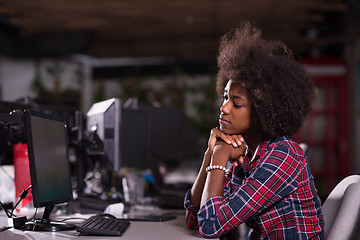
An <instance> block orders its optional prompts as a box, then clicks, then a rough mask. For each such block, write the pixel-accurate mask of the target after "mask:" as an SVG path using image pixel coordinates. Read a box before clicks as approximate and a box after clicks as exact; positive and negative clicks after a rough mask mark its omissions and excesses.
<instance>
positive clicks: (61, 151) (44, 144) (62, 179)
mask: <svg viewBox="0 0 360 240" xmlns="http://www.w3.org/2000/svg"><path fill="white" fill-rule="evenodd" d="M25 127H26V130H27V141H28V153H29V165H30V175H31V183H32V194H33V200H34V206H35V207H43V206H47V205H52V204H56V203H62V202H66V201H68V200H71V199H72V190H71V175H70V167H69V161H68V152H67V148H68V145H67V131H66V125H65V123H64V121H63V120H61V119H59V118H55V117H54V116H49V115H44V114H40V113H36V112H33V111H29V110H27V111H25Z"/></svg>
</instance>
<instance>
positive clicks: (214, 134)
mask: <svg viewBox="0 0 360 240" xmlns="http://www.w3.org/2000/svg"><path fill="white" fill-rule="evenodd" d="M246 149H247V146H246V143H245V140H244V138H243V136H242V135H241V134H235V135H229V134H226V133H224V132H222V131H221V130H220V129H219V128H218V127H216V128H213V129H212V130H211V133H210V138H209V141H208V149H207V153H208V154H210V155H211V156H212V161H214V159H213V158H214V156H222V157H221V159H216V160H215V161H216V162H217V163H219V164H222V165H225V166H226V164H227V161H229V162H230V163H232V164H233V165H234V166H235V167H237V166H238V165H239V164H241V163H243V162H244V156H245V154H246ZM219 161H221V162H219Z"/></svg>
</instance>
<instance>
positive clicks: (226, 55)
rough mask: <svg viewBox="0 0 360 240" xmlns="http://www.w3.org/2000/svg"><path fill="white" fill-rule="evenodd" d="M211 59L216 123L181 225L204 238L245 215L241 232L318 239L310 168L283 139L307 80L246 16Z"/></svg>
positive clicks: (301, 107)
mask: <svg viewBox="0 0 360 240" xmlns="http://www.w3.org/2000/svg"><path fill="white" fill-rule="evenodd" d="M218 66H219V72H218V80H217V92H218V94H219V95H221V96H222V97H223V103H222V106H221V107H220V118H219V125H220V126H219V127H217V128H214V129H212V130H211V134H210V138H209V141H208V148H207V150H206V152H205V154H204V158H203V162H202V165H201V168H200V171H199V173H198V176H197V178H196V180H195V182H194V184H193V187H192V188H191V189H190V190H189V191H188V192H187V194H186V196H185V203H184V205H185V208H186V219H187V224H188V227H189V228H197V227H199V232H200V234H201V235H202V236H204V237H209V238H210V237H221V236H224V234H226V233H228V232H230V231H232V230H234V229H235V228H236V227H238V226H239V225H240V224H242V223H244V222H245V223H246V224H247V225H248V226H249V228H250V231H249V235H248V238H249V239H325V235H324V221H323V216H322V211H321V202H320V199H319V197H318V196H317V190H316V188H315V185H314V180H313V176H312V175H311V172H310V168H309V165H308V162H307V159H306V157H305V156H304V153H303V151H302V149H301V148H300V146H299V145H298V144H297V143H296V142H294V141H293V140H292V139H291V137H292V136H293V135H294V134H295V133H296V132H297V130H298V129H299V127H300V126H301V124H302V122H303V121H304V119H305V117H306V115H307V114H308V113H309V111H310V110H311V104H312V102H313V99H314V95H315V93H314V85H313V83H312V81H311V80H310V78H309V77H308V75H307V74H306V73H305V71H304V69H303V68H302V67H301V65H300V64H298V63H297V62H296V61H295V60H294V59H293V57H292V56H291V53H290V51H289V50H288V49H287V48H286V47H285V46H284V45H283V44H282V43H281V42H275V41H265V40H264V39H263V38H262V37H261V32H260V30H258V29H256V28H254V27H252V26H251V25H250V24H246V25H245V26H243V27H242V28H238V29H236V30H235V31H233V32H231V33H229V34H227V35H225V36H224V37H223V38H222V41H221V44H220V50H219V56H218ZM228 164H231V166H230V168H229V169H227V168H226V166H227V165H228Z"/></svg>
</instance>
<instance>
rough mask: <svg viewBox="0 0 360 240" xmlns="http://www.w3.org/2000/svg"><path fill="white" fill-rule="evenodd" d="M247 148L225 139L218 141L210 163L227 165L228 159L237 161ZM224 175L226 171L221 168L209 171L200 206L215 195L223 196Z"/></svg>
mask: <svg viewBox="0 0 360 240" xmlns="http://www.w3.org/2000/svg"><path fill="white" fill-rule="evenodd" d="M245 149H246V147H245V145H243V144H242V145H239V146H238V147H236V148H235V147H233V146H232V145H229V144H227V143H225V142H223V141H217V142H216V145H215V147H214V150H213V154H212V155H211V162H210V165H213V166H214V165H219V166H224V167H226V165H227V163H228V161H230V162H234V161H237V160H238V159H239V158H240V156H242V155H243V154H244V153H245ZM205 174H206V173H205ZM224 177H225V171H223V170H221V169H213V170H211V171H209V172H208V173H207V176H206V181H205V184H204V189H203V193H202V196H201V204H200V206H202V205H204V204H205V202H206V201H207V200H208V199H210V198H212V197H214V196H223V193H224V191H223V190H224Z"/></svg>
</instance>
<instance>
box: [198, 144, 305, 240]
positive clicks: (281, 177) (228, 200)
mask: <svg viewBox="0 0 360 240" xmlns="http://www.w3.org/2000/svg"><path fill="white" fill-rule="evenodd" d="M257 161H259V163H258V165H257V166H256V167H255V169H254V171H253V172H252V173H251V174H250V176H249V177H248V178H246V179H245V180H244V181H243V184H242V185H241V186H240V187H238V188H237V189H236V190H235V191H234V192H233V193H231V194H230V195H229V196H228V197H221V196H216V197H213V198H210V199H208V200H207V201H206V203H205V204H204V205H203V206H202V207H201V209H200V210H199V212H198V223H199V228H200V229H199V232H200V234H201V235H202V236H204V237H219V236H221V235H222V234H223V233H225V232H228V231H230V230H233V229H234V228H235V227H237V226H239V225H240V224H241V223H242V222H244V221H246V220H248V219H250V218H251V217H253V216H255V215H257V214H258V213H261V212H262V211H264V210H266V209H267V208H268V207H270V206H271V205H273V204H274V203H276V202H277V201H279V200H280V199H283V198H285V197H286V196H287V195H289V194H290V193H291V192H293V191H294V190H295V189H296V188H297V186H298V181H297V179H298V175H299V174H300V172H301V168H302V167H301V164H302V161H301V160H300V159H298V157H297V155H296V154H295V153H294V151H292V150H290V149H289V148H288V147H286V146H284V145H278V146H276V147H275V148H273V149H269V151H268V152H267V153H266V154H265V155H264V156H263V157H261V158H260V159H258V160H257ZM224 196H225V195H224Z"/></svg>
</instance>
